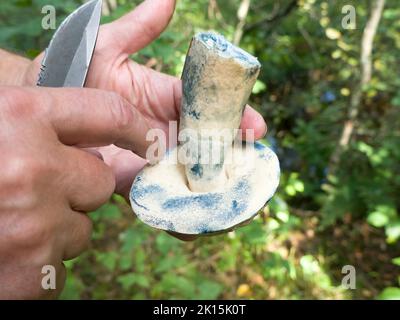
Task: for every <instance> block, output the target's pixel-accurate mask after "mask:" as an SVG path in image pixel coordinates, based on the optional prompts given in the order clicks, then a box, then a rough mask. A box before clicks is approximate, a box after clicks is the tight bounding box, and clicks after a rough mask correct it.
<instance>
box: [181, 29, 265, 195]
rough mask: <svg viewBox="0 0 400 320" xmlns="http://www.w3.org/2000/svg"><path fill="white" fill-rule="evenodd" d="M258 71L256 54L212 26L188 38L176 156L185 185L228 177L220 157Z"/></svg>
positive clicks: (201, 185) (210, 185)
mask: <svg viewBox="0 0 400 320" xmlns="http://www.w3.org/2000/svg"><path fill="white" fill-rule="evenodd" d="M259 71H260V63H259V62H258V60H257V58H255V57H253V56H252V55H250V54H248V53H247V52H245V51H244V50H242V49H240V48H238V47H236V46H234V45H232V44H231V43H229V42H228V41H227V40H226V39H225V38H224V37H223V36H221V35H218V34H216V33H212V32H203V33H198V34H197V35H195V36H194V37H193V39H192V42H191V44H190V48H189V52H188V54H187V56H186V61H185V66H184V69H183V74H182V82H183V98H182V104H181V118H180V128H179V129H180V132H179V141H180V145H179V154H180V155H181V156H182V155H183V156H184V159H182V158H179V160H180V163H182V164H184V165H185V173H186V177H187V180H188V183H189V188H190V189H191V190H192V191H194V192H206V191H207V192H208V191H212V190H218V189H221V188H223V187H224V185H225V184H226V182H227V179H228V178H227V175H226V173H225V166H224V162H225V158H226V156H227V153H228V152H229V150H230V148H231V147H232V143H233V140H234V139H235V136H236V133H237V131H236V130H237V129H238V128H239V126H240V121H241V118H242V113H243V108H244V106H245V105H246V102H247V100H248V98H249V95H250V93H251V90H252V88H253V85H254V83H255V81H256V79H257V76H258V74H259Z"/></svg>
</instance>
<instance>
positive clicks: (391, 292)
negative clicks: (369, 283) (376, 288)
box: [377, 287, 400, 300]
mask: <svg viewBox="0 0 400 320" xmlns="http://www.w3.org/2000/svg"><path fill="white" fill-rule="evenodd" d="M377 298H378V299H379V300H400V288H395V287H388V288H385V289H384V290H383V291H382V292H381V293H380V294H379V296H378V297H377Z"/></svg>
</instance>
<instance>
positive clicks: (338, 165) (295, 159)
mask: <svg viewBox="0 0 400 320" xmlns="http://www.w3.org/2000/svg"><path fill="white" fill-rule="evenodd" d="M103 1H104V8H103V14H104V16H103V19H102V20H103V22H109V21H111V20H114V19H116V18H118V17H120V16H121V15H123V14H124V13H126V12H128V11H130V10H132V8H134V7H135V6H136V5H137V4H138V3H139V2H140V1H131V0H103ZM81 3H82V1H80V0H7V1H1V2H0V46H1V47H2V48H5V49H9V50H12V51H14V52H17V53H20V54H23V55H26V56H28V57H31V58H33V57H35V56H36V55H37V54H38V53H39V52H40V51H42V50H43V49H45V47H46V45H47V44H48V41H49V39H50V37H51V35H52V34H53V32H54V30H43V29H42V28H41V20H42V18H43V16H44V15H43V14H41V9H42V7H43V6H44V5H48V4H52V5H54V6H55V8H56V9H57V26H58V25H59V23H60V22H61V21H62V20H63V19H64V18H65V17H66V15H68V14H69V13H70V12H72V11H73V10H74V9H75V8H77V7H78V6H79V5H80V4H81ZM383 4H384V7H383V10H381V9H382V5H383ZM346 5H350V6H351V7H350V8H349V7H348V6H347V7H345V8H344V6H346ZM352 8H353V9H354V12H353V11H352V10H353V9H352ZM342 10H344V11H343V12H342ZM352 12H353V13H354V14H353V15H352ZM209 29H214V30H216V31H218V32H220V33H222V34H223V35H225V36H226V37H227V38H228V39H229V40H231V41H233V42H234V43H236V44H238V45H240V46H241V47H242V48H244V49H245V50H247V51H249V52H250V53H252V54H253V55H255V56H257V57H258V58H259V60H260V62H261V64H262V72H261V74H260V77H259V80H258V81H257V83H256V85H255V87H254V90H253V95H252V97H251V104H252V105H253V106H254V107H255V108H256V109H257V110H259V111H260V112H261V113H262V114H263V116H264V117H265V119H266V121H267V123H268V127H269V132H268V135H267V137H266V138H265V139H264V140H263V142H264V143H265V144H267V145H269V146H270V147H272V148H273V149H274V150H275V151H276V152H277V154H278V156H279V158H280V161H281V167H282V177H281V184H280V187H279V190H278V193H277V194H276V196H275V197H274V198H273V199H272V201H271V202H270V203H269V205H268V206H267V207H265V208H264V209H263V210H262V211H261V212H260V214H259V216H258V217H257V218H256V219H255V220H254V221H253V222H252V223H251V224H250V225H248V226H246V227H243V228H241V229H238V230H236V231H234V232H230V233H229V234H225V235H218V236H213V237H204V238H201V239H198V240H196V241H194V242H189V243H185V242H181V241H179V240H177V239H175V238H172V237H170V236H168V235H167V234H166V233H164V232H161V231H157V230H154V229H151V228H150V227H148V226H146V225H144V224H143V223H141V222H140V221H138V220H135V219H134V217H133V214H132V212H131V210H130V207H129V206H128V205H127V204H126V203H125V202H124V200H123V199H121V198H120V197H118V196H114V197H113V199H112V200H111V201H110V203H108V204H107V205H105V206H103V207H102V208H101V209H99V210H98V211H96V212H93V213H91V217H92V218H93V221H94V234H93V243H92V248H91V250H89V251H88V252H87V253H85V254H84V255H83V256H81V257H79V258H78V259H75V260H72V261H69V262H67V263H66V264H67V268H68V274H69V276H68V279H67V283H66V287H65V290H64V292H63V294H62V298H64V299H78V298H84V299H91V298H98V299H147V298H152V299H157V298H164V299H176V298H183V299H216V298H219V299H238V298H239V299H242V298H243V299H286V298H288V299H333V298H335V299H375V298H378V299H389V298H397V299H400V288H399V287H400V267H399V266H400V215H399V209H400V91H399V90H398V89H399V87H400V77H399V69H400V63H399V49H400V32H399V31H400V7H399V5H398V1H396V0H386V2H385V3H384V0H370V1H368V0H364V1H356V0H346V1H329V2H328V1H319V0H282V1H272V0H229V1H221V0H197V1H192V0H178V3H177V7H176V12H175V15H174V18H173V20H172V22H171V24H170V26H169V28H168V29H167V30H166V31H165V32H164V33H163V35H162V36H161V37H160V38H159V39H158V40H157V41H155V42H154V43H153V44H151V45H150V46H149V47H147V48H146V49H144V50H142V51H140V52H139V53H137V54H135V55H133V56H132V59H134V60H136V61H138V62H140V63H143V64H146V65H147V66H148V67H150V68H154V69H156V70H159V71H163V72H166V73H169V74H172V75H176V76H180V73H181V72H182V67H183V63H184V59H185V54H186V51H187V49H188V45H189V42H190V39H191V37H192V36H193V34H194V33H195V32H197V31H202V30H209ZM10 68H12V66H10ZM260 179H263V177H260ZM346 265H350V266H353V267H354V268H355V271H356V281H355V288H354V289H346V288H345V287H344V286H342V280H343V277H344V276H346V274H349V271H346V270H345V269H343V272H344V273H342V268H343V267H344V266H346ZM345 282H346V281H345ZM346 283H349V282H348V281H347V282H346Z"/></svg>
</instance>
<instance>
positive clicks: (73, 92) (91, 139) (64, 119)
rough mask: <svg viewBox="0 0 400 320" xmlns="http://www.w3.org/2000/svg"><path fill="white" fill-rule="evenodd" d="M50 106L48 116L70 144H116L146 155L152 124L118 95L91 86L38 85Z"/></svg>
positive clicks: (41, 97)
mask: <svg viewBox="0 0 400 320" xmlns="http://www.w3.org/2000/svg"><path fill="white" fill-rule="evenodd" d="M32 90H38V91H40V94H39V96H40V102H41V104H43V105H45V106H46V118H47V121H49V123H50V124H51V125H52V127H53V128H54V130H55V132H56V133H57V135H58V138H59V140H60V141H61V142H62V143H64V144H66V145H74V146H79V147H98V146H105V145H110V144H115V145H117V146H118V147H121V148H124V149H128V150H132V151H134V152H135V153H137V154H139V155H141V156H144V155H145V154H146V150H147V147H148V146H149V144H150V142H148V141H146V134H147V131H148V130H149V129H150V126H149V124H148V122H147V120H146V119H145V117H144V116H143V115H142V114H141V113H140V112H139V111H138V110H137V109H136V108H135V107H134V106H133V105H132V104H130V103H129V102H128V101H127V100H125V99H124V98H122V97H120V96H119V95H118V94H115V93H112V92H107V91H101V90H97V89H87V88H83V89H82V88H79V89H78V88H76V89H75V88H62V89H59V88H35V89H32Z"/></svg>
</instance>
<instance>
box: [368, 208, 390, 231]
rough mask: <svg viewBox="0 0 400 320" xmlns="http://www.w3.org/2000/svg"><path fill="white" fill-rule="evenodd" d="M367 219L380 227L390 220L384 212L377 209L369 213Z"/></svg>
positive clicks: (371, 223)
mask: <svg viewBox="0 0 400 320" xmlns="http://www.w3.org/2000/svg"><path fill="white" fill-rule="evenodd" d="M367 221H368V223H369V224H370V225H372V226H374V227H376V228H380V227H383V226H385V225H386V224H387V223H388V222H389V218H388V217H387V216H386V215H385V214H384V213H383V212H379V211H375V212H372V213H370V214H369V215H368V218H367Z"/></svg>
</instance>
